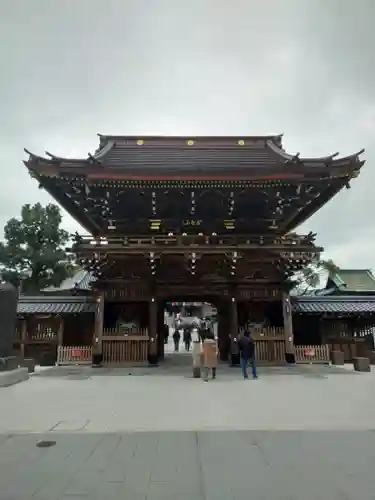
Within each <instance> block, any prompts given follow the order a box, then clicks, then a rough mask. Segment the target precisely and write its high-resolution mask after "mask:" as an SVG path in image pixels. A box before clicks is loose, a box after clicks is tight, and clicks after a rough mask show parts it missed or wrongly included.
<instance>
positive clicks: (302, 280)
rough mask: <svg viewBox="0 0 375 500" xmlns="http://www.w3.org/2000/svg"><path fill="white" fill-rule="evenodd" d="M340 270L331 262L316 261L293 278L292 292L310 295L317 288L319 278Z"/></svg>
mask: <svg viewBox="0 0 375 500" xmlns="http://www.w3.org/2000/svg"><path fill="white" fill-rule="evenodd" d="M338 271H340V268H339V267H338V266H337V265H336V264H335V263H334V262H333V261H332V260H331V259H328V260H322V259H317V260H316V261H315V262H312V263H311V264H310V265H309V266H307V267H305V268H304V269H302V270H301V271H300V272H298V273H296V274H295V276H294V277H293V283H294V290H295V292H296V293H297V294H299V295H305V294H308V293H311V292H312V291H313V290H316V289H317V288H319V285H320V281H321V278H322V277H323V276H324V275H325V274H327V273H328V274H329V275H332V274H335V273H337V272H338Z"/></svg>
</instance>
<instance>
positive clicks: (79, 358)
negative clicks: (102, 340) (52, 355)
mask: <svg viewBox="0 0 375 500" xmlns="http://www.w3.org/2000/svg"><path fill="white" fill-rule="evenodd" d="M91 363H92V346H66V345H59V347H58V349H57V364H58V365H81V364H85V365H86V364H91Z"/></svg>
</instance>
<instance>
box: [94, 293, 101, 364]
mask: <svg viewBox="0 0 375 500" xmlns="http://www.w3.org/2000/svg"><path fill="white" fill-rule="evenodd" d="M103 322H104V292H99V294H98V295H97V298H96V308H95V327H94V339H93V356H92V358H93V359H92V362H93V364H94V365H95V366H99V365H100V364H101V362H102V360H103Z"/></svg>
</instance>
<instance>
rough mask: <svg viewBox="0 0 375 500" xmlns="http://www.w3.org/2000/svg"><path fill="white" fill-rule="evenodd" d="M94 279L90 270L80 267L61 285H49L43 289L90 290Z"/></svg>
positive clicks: (52, 290)
mask: <svg viewBox="0 0 375 500" xmlns="http://www.w3.org/2000/svg"><path fill="white" fill-rule="evenodd" d="M93 281H94V277H93V276H92V274H91V273H89V272H88V271H85V270H84V269H80V270H79V271H77V272H76V273H75V274H74V276H72V277H71V278H67V279H66V280H64V281H63V282H62V283H61V285H60V286H57V287H55V286H49V287H47V288H45V289H44V290H42V292H50V293H53V292H63V291H69V290H77V289H78V290H90V289H91V283H92V282H93Z"/></svg>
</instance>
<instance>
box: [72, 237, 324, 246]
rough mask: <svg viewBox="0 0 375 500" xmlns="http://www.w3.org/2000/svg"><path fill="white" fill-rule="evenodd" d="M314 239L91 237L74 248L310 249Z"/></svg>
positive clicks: (83, 238)
mask: <svg viewBox="0 0 375 500" xmlns="http://www.w3.org/2000/svg"><path fill="white" fill-rule="evenodd" d="M313 242H314V238H313V237H312V236H311V235H289V236H283V237H280V236H272V235H264V236H241V235H236V236H235V235H212V236H208V235H189V234H186V235H170V234H169V235H166V234H165V235H158V234H155V235H154V236H150V235H140V236H108V237H102V238H94V237H92V236H79V237H76V239H75V246H78V247H79V246H81V245H84V246H85V245H92V246H93V247H95V246H107V245H111V246H112V247H113V246H116V245H117V246H119V247H124V246H125V247H127V246H150V245H155V246H157V245H170V246H194V245H213V246H215V247H216V246H217V245H223V246H232V245H244V246H246V245H247V246H253V245H266V246H267V245H271V246H272V245H273V246H281V245H282V246H288V245H294V246H301V245H302V246H307V247H311V245H312V244H313Z"/></svg>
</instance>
